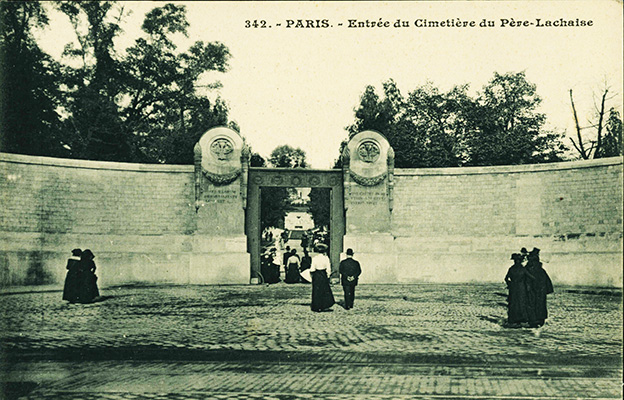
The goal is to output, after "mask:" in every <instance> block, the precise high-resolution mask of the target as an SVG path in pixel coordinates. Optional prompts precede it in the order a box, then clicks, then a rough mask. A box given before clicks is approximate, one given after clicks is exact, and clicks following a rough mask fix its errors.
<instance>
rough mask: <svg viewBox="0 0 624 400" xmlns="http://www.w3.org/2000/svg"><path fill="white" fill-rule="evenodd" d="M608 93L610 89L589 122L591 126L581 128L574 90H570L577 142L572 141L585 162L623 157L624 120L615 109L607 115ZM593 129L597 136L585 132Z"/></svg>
mask: <svg viewBox="0 0 624 400" xmlns="http://www.w3.org/2000/svg"><path fill="white" fill-rule="evenodd" d="M608 93H609V89H608V88H605V89H604V90H603V91H602V94H601V95H600V106H596V111H595V116H594V118H593V120H590V121H589V122H590V125H589V126H587V127H581V126H580V123H579V119H578V115H577V112H576V106H575V105H574V96H573V94H572V89H570V104H571V105H572V115H573V116H574V124H575V128H576V141H575V140H574V138H570V141H571V142H572V145H573V146H574V149H575V150H576V151H577V152H578V154H579V156H580V157H581V158H582V159H584V160H588V159H590V158H603V157H614V156H619V155H622V119H621V118H620V114H619V112H618V111H617V110H616V109H615V108H613V107H611V108H610V109H609V111H608V113H609V115H608V116H607V115H606V114H607V111H606V102H607V100H609V99H608V97H607V94H608ZM605 119H606V122H605ZM591 128H593V129H595V135H592V134H591V133H590V134H587V133H586V132H583V131H585V130H586V129H591ZM605 128H606V132H605Z"/></svg>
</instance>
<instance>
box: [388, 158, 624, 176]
mask: <svg viewBox="0 0 624 400" xmlns="http://www.w3.org/2000/svg"><path fill="white" fill-rule="evenodd" d="M622 162H623V157H608V158H599V159H597V160H580V161H563V162H557V163H547V164H523V165H495V166H488V167H444V168H397V169H395V170H394V174H395V175H396V176H431V175H478V174H490V175H492V174H514V173H527V172H544V171H564V170H571V169H581V168H597V167H606V166H620V167H621V166H622Z"/></svg>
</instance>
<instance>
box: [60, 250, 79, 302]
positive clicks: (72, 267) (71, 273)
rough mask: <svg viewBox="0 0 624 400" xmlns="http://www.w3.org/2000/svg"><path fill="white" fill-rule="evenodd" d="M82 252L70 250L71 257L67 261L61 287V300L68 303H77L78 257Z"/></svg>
mask: <svg viewBox="0 0 624 400" xmlns="http://www.w3.org/2000/svg"><path fill="white" fill-rule="evenodd" d="M81 254H82V250H80V249H74V250H72V256H71V257H69V259H68V260H67V266H66V267H65V268H67V276H66V277H65V285H64V286H63V300H67V301H69V302H70V303H75V302H76V301H78V289H79V287H80V285H81V282H80V271H79V270H80V255H81Z"/></svg>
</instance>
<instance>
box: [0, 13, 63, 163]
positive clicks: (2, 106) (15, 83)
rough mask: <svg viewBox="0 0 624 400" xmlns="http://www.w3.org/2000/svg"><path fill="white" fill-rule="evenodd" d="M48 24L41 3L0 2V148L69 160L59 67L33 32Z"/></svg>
mask: <svg viewBox="0 0 624 400" xmlns="http://www.w3.org/2000/svg"><path fill="white" fill-rule="evenodd" d="M47 23H48V17H47V14H46V12H45V9H44V8H43V7H42V5H41V4H40V3H38V2H8V1H3V2H0V150H1V151H6V152H12V153H22V154H33V155H48V156H66V155H67V153H66V149H65V148H63V147H62V141H61V138H60V135H61V134H62V129H61V122H60V121H61V117H60V115H59V113H58V112H57V109H58V106H59V103H60V100H61V97H60V96H61V93H60V91H59V89H58V80H59V79H60V65H59V64H58V63H56V62H55V61H54V60H53V59H52V58H51V57H50V56H48V55H47V54H45V53H44V52H43V51H42V50H41V49H40V48H39V46H38V45H37V43H36V42H35V40H34V37H33V34H32V31H33V29H35V28H41V27H44V26H46V25H47Z"/></svg>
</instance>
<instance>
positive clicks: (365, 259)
mask: <svg viewBox="0 0 624 400" xmlns="http://www.w3.org/2000/svg"><path fill="white" fill-rule="evenodd" d="M342 161H343V177H344V204H345V209H346V232H345V237H344V249H345V251H346V249H348V248H352V249H353V250H354V251H355V253H356V256H355V258H356V259H357V260H359V261H360V263H361V264H362V269H363V273H362V277H361V281H362V282H363V283H389V282H397V276H396V259H395V258H396V257H395V256H394V254H395V252H394V251H393V246H394V238H393V236H392V234H391V213H392V205H393V201H392V197H393V183H394V178H393V173H394V151H393V150H392V148H391V147H390V144H389V143H388V140H386V138H385V137H384V136H382V135H381V134H380V133H378V132H374V131H364V132H360V133H358V134H357V135H355V136H353V137H352V138H351V139H350V140H349V143H348V144H347V146H346V147H345V149H344V151H343V154H342Z"/></svg>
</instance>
